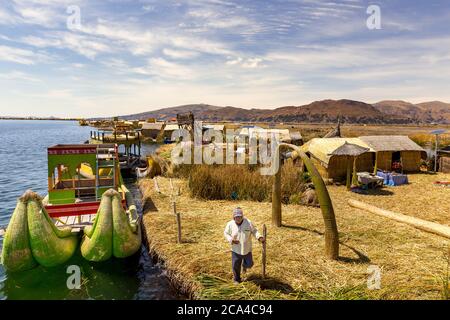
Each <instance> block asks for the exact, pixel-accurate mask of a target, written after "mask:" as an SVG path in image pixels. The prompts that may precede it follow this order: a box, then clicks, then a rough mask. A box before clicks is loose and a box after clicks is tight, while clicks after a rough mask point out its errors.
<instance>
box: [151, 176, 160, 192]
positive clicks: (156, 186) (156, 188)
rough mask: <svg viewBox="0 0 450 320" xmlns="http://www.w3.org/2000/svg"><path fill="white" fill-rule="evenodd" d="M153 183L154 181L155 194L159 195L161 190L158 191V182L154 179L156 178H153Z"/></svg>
mask: <svg viewBox="0 0 450 320" xmlns="http://www.w3.org/2000/svg"><path fill="white" fill-rule="evenodd" d="M153 181H155V190H156V192H158V193H161V190H160V189H159V185H158V180H157V179H156V177H154V178H153Z"/></svg>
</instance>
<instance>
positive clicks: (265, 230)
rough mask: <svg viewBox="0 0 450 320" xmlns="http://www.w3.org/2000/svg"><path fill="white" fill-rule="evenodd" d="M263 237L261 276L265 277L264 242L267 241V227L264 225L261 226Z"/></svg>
mask: <svg viewBox="0 0 450 320" xmlns="http://www.w3.org/2000/svg"><path fill="white" fill-rule="evenodd" d="M263 237H264V243H263V244H262V277H263V279H264V278H266V263H267V260H266V243H267V228H266V225H264V226H263Z"/></svg>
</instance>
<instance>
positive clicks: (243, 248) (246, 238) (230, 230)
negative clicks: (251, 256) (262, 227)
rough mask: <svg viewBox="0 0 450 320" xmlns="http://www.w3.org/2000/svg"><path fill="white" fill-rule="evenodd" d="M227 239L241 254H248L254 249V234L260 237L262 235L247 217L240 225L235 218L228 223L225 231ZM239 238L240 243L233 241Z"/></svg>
mask: <svg viewBox="0 0 450 320" xmlns="http://www.w3.org/2000/svg"><path fill="white" fill-rule="evenodd" d="M224 235H225V239H227V241H228V242H229V243H230V244H231V250H232V251H233V252H235V253H237V254H240V255H246V254H248V253H249V252H251V251H252V237H251V236H252V235H253V236H254V237H255V238H256V239H259V238H261V237H262V235H261V234H260V233H259V232H258V230H256V228H255V227H254V226H253V224H252V222H251V221H250V220H248V219H246V218H244V220H243V221H242V223H241V225H240V226H238V225H237V224H236V222H235V221H234V220H231V221H230V222H228V223H227V226H226V227H225V231H224ZM233 240H239V243H238V244H234V243H232V241H233Z"/></svg>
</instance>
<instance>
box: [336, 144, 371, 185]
mask: <svg viewBox="0 0 450 320" xmlns="http://www.w3.org/2000/svg"><path fill="white" fill-rule="evenodd" d="M369 151H370V149H369V148H365V147H361V146H359V145H357V144H352V143H348V142H347V141H346V142H345V143H344V144H343V145H342V146H340V147H339V148H337V149H336V150H334V151H333V152H332V153H331V154H330V156H345V157H347V183H346V185H347V189H348V190H350V187H351V185H352V184H353V185H357V184H358V178H357V177H356V171H357V168H356V162H357V161H358V157H359V156H361V155H363V154H365V153H367V152H369ZM350 160H352V161H350ZM351 162H353V165H352V163H351ZM352 173H353V179H352Z"/></svg>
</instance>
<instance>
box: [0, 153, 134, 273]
mask: <svg viewBox="0 0 450 320" xmlns="http://www.w3.org/2000/svg"><path fill="white" fill-rule="evenodd" d="M80 238H81V246H80V248H81V254H82V256H83V257H84V258H85V259H87V260H89V261H104V260H107V259H109V258H111V257H116V258H125V257H128V256H131V255H133V254H134V253H136V252H137V251H138V250H139V248H140V246H141V241H142V240H141V226H140V219H139V216H138V214H137V210H136V206H135V204H134V199H133V196H132V194H131V192H130V191H129V190H128V189H127V188H126V186H125V185H124V183H123V180H122V176H121V174H120V167H119V155H118V147H117V145H115V144H98V145H89V144H80V145H56V146H53V147H50V148H48V195H47V196H46V197H45V198H44V199H42V198H40V197H39V195H37V194H36V193H34V192H32V191H27V192H25V194H24V195H23V196H22V197H20V198H19V199H18V202H17V206H16V209H15V210H14V213H13V215H12V217H11V220H10V223H9V225H8V228H7V230H6V233H5V237H4V241H3V250H2V257H1V262H2V264H3V266H4V267H5V269H6V270H7V271H9V272H19V271H24V270H28V269H32V268H34V267H36V266H37V265H42V266H45V267H53V266H57V265H61V264H64V263H65V262H66V261H67V260H69V259H70V258H71V257H72V256H73V254H74V253H75V251H76V250H77V248H78V247H79V246H78V244H79V242H80Z"/></svg>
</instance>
